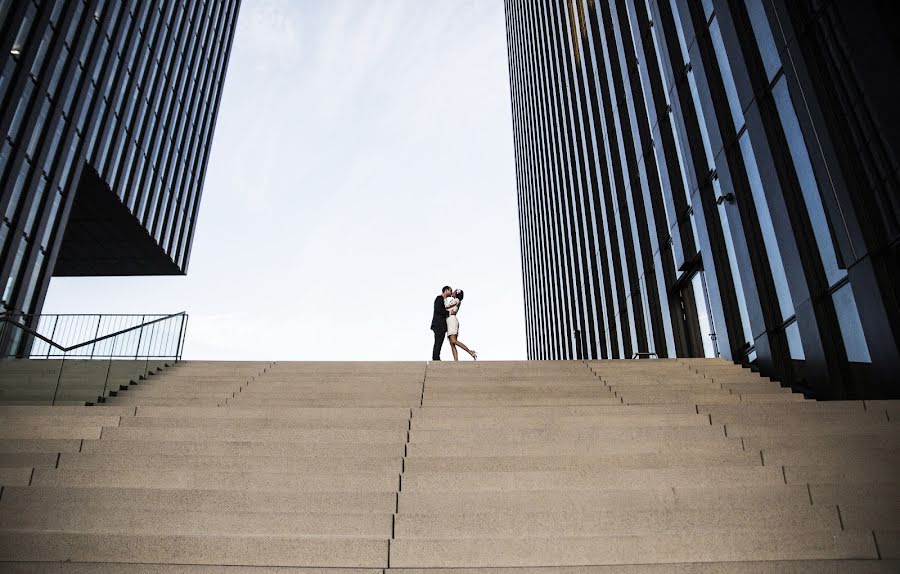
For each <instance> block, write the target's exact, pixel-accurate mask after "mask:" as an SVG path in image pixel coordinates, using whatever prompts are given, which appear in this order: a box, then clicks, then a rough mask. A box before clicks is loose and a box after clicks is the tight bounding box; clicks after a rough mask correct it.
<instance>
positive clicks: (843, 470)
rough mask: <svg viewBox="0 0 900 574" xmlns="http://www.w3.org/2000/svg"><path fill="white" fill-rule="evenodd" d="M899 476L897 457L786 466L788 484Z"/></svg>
mask: <svg viewBox="0 0 900 574" xmlns="http://www.w3.org/2000/svg"><path fill="white" fill-rule="evenodd" d="M898 476H900V465H898V464H897V459H896V458H895V459H893V460H870V461H867V462H865V463H859V464H854V465H827V466H803V465H787V466H785V467H784V480H785V482H787V483H788V484H807V483H814V482H816V483H823V482H834V483H840V484H860V483H871V482H887V481H889V480H893V479H895V478H896V477H898Z"/></svg>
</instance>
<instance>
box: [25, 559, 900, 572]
mask: <svg viewBox="0 0 900 574" xmlns="http://www.w3.org/2000/svg"><path fill="white" fill-rule="evenodd" d="M898 570H900V561H896V560H772V561H768V562H760V561H751V562H703V563H701V562H690V563H686V564H675V563H671V562H669V563H660V564H628V565H611V566H610V565H607V566H540V567H537V568H528V567H523V568H515V569H496V568H426V569H419V568H410V569H402V570H401V569H397V570H391V569H388V570H387V571H386V572H392V571H396V572H403V574H501V573H502V574H887V573H890V574H895V573H896V572H897V571H898ZM16 572H18V571H16ZM52 572H53V573H54V574H55V573H56V571H52ZM98 572H99V573H100V574H109V573H107V571H106V570H100V571H98ZM118 572H119V571H115V574H118ZM191 572H193V571H191ZM25 574H31V571H27V572H26V573H25ZM61 574H69V571H61ZM79 574H80V572H79ZM141 574H143V571H141ZM147 574H156V572H155V571H147ZM198 574H206V573H205V572H198ZM309 574H313V573H311V572H310V573H309ZM335 574H337V573H335Z"/></svg>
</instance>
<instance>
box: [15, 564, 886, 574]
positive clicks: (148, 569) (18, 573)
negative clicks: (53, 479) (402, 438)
mask: <svg viewBox="0 0 900 574" xmlns="http://www.w3.org/2000/svg"><path fill="white" fill-rule="evenodd" d="M3 568H4V573H6V574H287V573H293V574H383V572H384V570H383V569H381V568H375V569H372V568H280V567H275V566H221V565H217V566H207V565H198V564H178V565H170V564H132V563H126V564H122V563H118V564H117V563H112V562H110V563H99V562H81V563H78V562H5V563H4V564H3ZM738 574H742V573H738ZM803 574H805V572H804V573H803ZM851 574H856V571H851ZM862 574H869V573H868V572H866V573H862ZM871 574H880V573H879V572H875V571H872V573H871Z"/></svg>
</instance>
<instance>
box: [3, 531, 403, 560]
mask: <svg viewBox="0 0 900 574" xmlns="http://www.w3.org/2000/svg"><path fill="white" fill-rule="evenodd" d="M387 557H388V541H387V540H386V539H385V540H374V539H367V538H342V537H315V538H310V537H302V536H290V537H288V536H266V537H260V536H223V535H212V536H205V535H158V534H157V535H150V534H108V533H102V534H82V533H68V532H19V531H7V532H2V533H0V561H42V562H43V561H65V560H71V561H74V562H88V561H92V562H134V563H161V564H222V565H229V564H255V565H260V566H313V567H357V568H358V567H370V568H383V567H385V566H387Z"/></svg>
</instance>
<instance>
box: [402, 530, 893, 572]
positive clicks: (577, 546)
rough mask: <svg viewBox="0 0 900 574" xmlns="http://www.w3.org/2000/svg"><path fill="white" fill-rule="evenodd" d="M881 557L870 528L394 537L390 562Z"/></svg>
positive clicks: (423, 564) (578, 562) (563, 562)
mask: <svg viewBox="0 0 900 574" xmlns="http://www.w3.org/2000/svg"><path fill="white" fill-rule="evenodd" d="M877 558H878V554H877V552H876V549H875V541H874V539H873V537H872V534H871V532H858V531H854V532H849V531H846V532H837V533H836V532H832V531H827V532H788V531H762V532H761V531H758V530H748V531H744V532H728V533H714V532H709V533H704V535H703V536H702V537H698V536H696V534H694V533H690V532H687V533H668V532H667V533H665V534H660V535H651V536H646V537H643V536H616V537H597V538H521V539H502V540H481V539H468V540H393V541H391V566H392V567H396V568H403V567H420V568H421V567H431V568H437V567H463V566H481V567H489V566H579V565H603V564H640V563H663V564H664V563H669V562H713V561H749V560H791V559H797V560H812V559H832V560H833V559H877Z"/></svg>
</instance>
